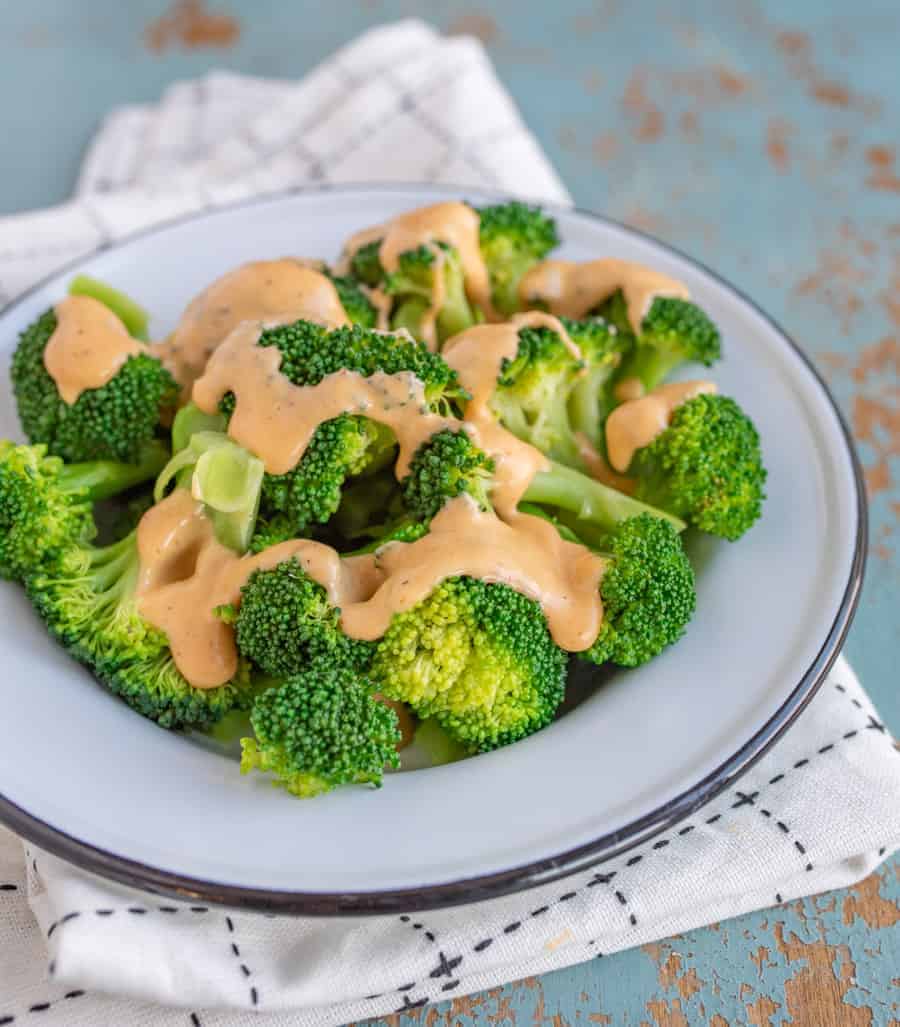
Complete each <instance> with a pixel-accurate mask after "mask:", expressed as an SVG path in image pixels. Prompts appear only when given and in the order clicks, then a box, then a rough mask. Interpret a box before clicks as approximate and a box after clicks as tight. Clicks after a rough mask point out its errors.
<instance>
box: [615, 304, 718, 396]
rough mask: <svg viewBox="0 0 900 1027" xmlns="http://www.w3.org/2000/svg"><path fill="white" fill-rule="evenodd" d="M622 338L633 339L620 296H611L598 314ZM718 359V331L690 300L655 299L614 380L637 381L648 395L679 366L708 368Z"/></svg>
mask: <svg viewBox="0 0 900 1027" xmlns="http://www.w3.org/2000/svg"><path fill="white" fill-rule="evenodd" d="M598 313H600V314H601V315H602V316H603V317H604V318H605V319H606V320H607V321H608V322H609V323H610V324H612V325H614V326H615V327H616V329H617V331H618V332H620V333H621V334H622V335H623V337H628V338H631V339H632V340H634V334H633V332H632V329H631V325H630V323H629V321H628V316H627V311H626V308H625V301H624V299H623V298H622V293H621V292H617V293H615V294H614V295H613V296H612V297H611V298H610V299H609V300H607V301H606V302H605V303H603V304H601V306H600V309H599V311H598ZM720 356H721V338H720V336H719V329H718V328H717V327H716V326H715V324H713V322H712V321H711V320H710V319H709V316H708V315H707V314H706V313H705V312H704V311H703V310H701V309H700V307H698V306H697V305H696V303H691V301H690V300H683V299H678V298H675V297H669V296H657V297H656V299H655V300H654V301H653V303H652V305H651V307H650V310H649V311H648V312H647V314H646V316H645V317H644V320H643V321H642V322H641V331H640V334H639V336H638V338H637V339H636V340H634V343H633V346H632V348H631V349H630V351H629V352H628V353H627V354H626V355H625V357H624V359H623V360H622V363H621V365H620V367H619V370H618V372H617V374H616V380H617V381H625V380H626V379H627V378H637V379H638V380H639V381H640V382H641V383H642V384H643V386H644V388H645V389H646V390H647V391H648V392H649V391H650V390H651V389H655V388H656V386H657V385H659V384H660V383H661V382H663V381H665V379H666V378H667V377H668V376H669V375H670V374H671V373H672V372H673V371H674V370H675V369H676V368H677V367H680V366H681V365H682V364H703V365H704V366H705V367H709V366H710V365H712V364H714V363H715V362H716V361H717V360H718V359H719V357H720Z"/></svg>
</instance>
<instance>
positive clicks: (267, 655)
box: [234, 559, 373, 678]
mask: <svg viewBox="0 0 900 1027" xmlns="http://www.w3.org/2000/svg"><path fill="white" fill-rule="evenodd" d="M234 623H235V630H236V636H237V644H238V649H239V650H240V652H241V653H242V655H243V656H245V657H246V658H247V659H248V660H250V661H252V662H253V663H254V664H256V666H257V667H259V668H260V669H261V670H262V671H264V672H265V673H266V674H269V675H271V676H272V677H276V678H287V677H290V676H291V675H293V674H299V673H301V672H302V671H305V670H307V669H308V668H309V667H310V666H312V665H313V664H321V665H322V666H328V667H346V668H347V669H348V670H351V671H364V670H365V668H366V667H367V666H368V664H369V662H370V661H371V658H372V649H373V647H372V644H371V643H369V642H363V641H360V640H358V639H353V638H349V637H348V636H347V635H345V634H344V632H343V631H342V630H341V624H340V611H339V610H336V609H335V608H334V607H333V606H332V605H331V604H330V603H329V601H328V596H327V594H326V592H325V589H324V588H322V586H321V585H319V584H318V583H317V582H315V581H313V579H312V578H311V577H310V576H309V575H308V574H307V573H306V572H305V571H304V570H303V568H302V567H301V565H300V563H299V562H298V561H297V560H296V559H289V560H285V561H283V562H282V563H280V564H278V565H277V566H276V567H273V568H272V569H271V570H257V571H254V572H253V574H251V576H250V578H249V580H248V581H247V583H246V584H245V585H244V587H243V588H242V589H241V604H240V607H239V609H238V611H237V613H236V615H235V617H234Z"/></svg>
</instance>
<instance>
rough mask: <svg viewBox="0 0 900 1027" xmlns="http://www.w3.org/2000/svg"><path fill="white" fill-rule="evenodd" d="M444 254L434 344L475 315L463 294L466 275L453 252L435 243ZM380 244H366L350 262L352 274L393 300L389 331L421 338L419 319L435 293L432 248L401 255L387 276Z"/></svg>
mask: <svg viewBox="0 0 900 1027" xmlns="http://www.w3.org/2000/svg"><path fill="white" fill-rule="evenodd" d="M435 245H437V246H438V247H440V249H441V250H442V253H443V261H442V263H443V276H444V281H443V287H444V301H443V303H442V304H441V308H440V310H439V311H438V312H437V318H436V323H435V327H436V334H437V342H438V343H442V342H443V341H444V340H445V339H449V338H450V336H451V335H456V333H457V332H461V331H463V330H464V329H466V328H469V327H470V326H471V325H473V324H474V323H475V322H476V320H478V316H477V315H476V313H475V311H474V310H473V309H472V306H471V304H470V303H469V299H468V297H467V295H466V282H465V274H464V272H463V267H462V263H461V261H460V259H459V254H458V253H457V252H456V250H455V249H454V248H453V247H451V246H447V245H446V244H444V243H440V242H439V243H436V244H435ZM380 246H381V241H380V240H377V241H376V242H372V243H367V244H366V245H365V246H362V247H361V248H360V249H358V250H357V251H356V253H355V254H354V255H353V257H352V258H351V260H350V271H351V274H352V275H353V276H354V277H355V278H357V279H358V280H359V281H361V282H363V283H364V284H365V285H368V286H370V287H375V286H378V287H380V288H382V289H383V290H384V291H385V292H386V293H388V295H390V296H392V297H393V307H392V312H391V328H393V329H395V330H397V329H401V328H405V329H406V330H407V331H408V332H409V333H410V334H411V335H412V336H413V337H414V338H416V339H422V338H423V322H422V319H423V317H424V316H425V314H426V312H427V311H428V310H429V308H430V307H431V300H432V295H433V293H434V265H435V262H436V259H437V258H436V254H435V251H434V247H433V246H418V247H416V248H415V249H412V250H407V251H406V252H405V253H401V254H400V256H399V258H398V261H397V269H396V270H395V271H393V272H391V273H386V272H385V269H384V268H383V267H382V265H381V258H380V257H379V248H380Z"/></svg>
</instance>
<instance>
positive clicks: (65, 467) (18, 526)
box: [0, 440, 168, 580]
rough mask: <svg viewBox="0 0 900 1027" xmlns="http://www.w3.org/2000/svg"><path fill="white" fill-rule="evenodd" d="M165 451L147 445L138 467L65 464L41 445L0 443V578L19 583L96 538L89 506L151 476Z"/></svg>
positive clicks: (107, 463)
mask: <svg viewBox="0 0 900 1027" xmlns="http://www.w3.org/2000/svg"><path fill="white" fill-rule="evenodd" d="M167 459H168V452H167V451H166V449H165V447H164V446H163V445H162V444H161V443H158V442H151V443H148V444H147V445H146V446H145V447H144V449H143V450H142V453H141V461H140V463H135V464H121V463H114V462H113V461H108V460H100V461H93V462H87V463H78V464H64V463H63V461H62V460H60V459H59V457H54V456H48V455H47V448H46V446H42V445H36V446H17V445H16V444H15V443H14V442H9V441H8V440H3V441H0V576H2V577H5V578H13V579H17V580H21V579H23V578H25V577H26V576H27V575H28V574H30V573H31V572H32V571H33V570H35V569H36V568H37V567H38V566H40V565H41V564H44V563H47V562H49V561H52V560H54V559H55V558H56V557H57V556H58V555H59V554H60V553H61V552H63V551H65V550H66V549H68V547H70V546H71V545H73V544H75V543H78V542H89V541H90V540H91V539H92V538H94V536H95V534H96V528H95V525H94V519H93V504H94V502H95V501H97V500H100V499H107V498H109V497H110V496H113V495H117V494H118V493H120V492H124V491H126V490H127V489H130V488H132V487H133V486H134V485H138V484H140V483H141V482H143V481H148V480H149V479H151V478H154V477H156V475H157V474H158V473H159V471H160V470H161V469H162V467H163V465H164V464H165V462H166V460H167Z"/></svg>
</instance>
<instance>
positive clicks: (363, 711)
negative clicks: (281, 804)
mask: <svg viewBox="0 0 900 1027" xmlns="http://www.w3.org/2000/svg"><path fill="white" fill-rule="evenodd" d="M250 722H251V724H252V725H253V732H254V735H255V736H256V737H255V738H245V739H242V740H241V745H242V748H243V755H242V757H241V771H242V773H249V772H250V771H251V770H259V771H263V772H266V773H270V774H273V775H274V776H275V783H276V784H279V785H281V786H282V787H283V788H286V789H287V790H288V791H289V792H291V794H293V795H297V796H300V797H301V798H311V797H312V796H315V795H320V794H321V793H322V792H327V791H330V790H331V789H332V788H336V787H338V786H339V785H347V784H373V785H375V786H376V787H378V786H380V785H381V780H382V775H383V773H384V768H385V767H398V766H399V765H400V760H399V758H398V756H397V749H396V747H397V744H398V743H399V742H400V729H399V726H398V723H397V714H396V712H395V711H394V710H393V709H391V708H390V706H387V705H386V704H385V703H380V702H378V701H377V699H375V698H373V695H372V688H371V685H370V683H369V682H367V681H366V680H365V679H364V678H358V677H356V676H354V675H353V674H352V673H350V672H349V671H347V670H346V669H345V668H338V667H329V668H324V667H322V666H317V667H315V668H313V669H311V670H309V671H307V672H306V673H303V674H297V675H295V676H293V677H291V678H288V680H287V681H285V682H284V683H283V684H281V685H279V686H277V687H274V688H270V689H268V690H266V691H265V692H263V693H262V694H261V695H260V696H259V697H258V698H257V699H256V701H255V703H254V704H253V709H252V712H251V714H250Z"/></svg>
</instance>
